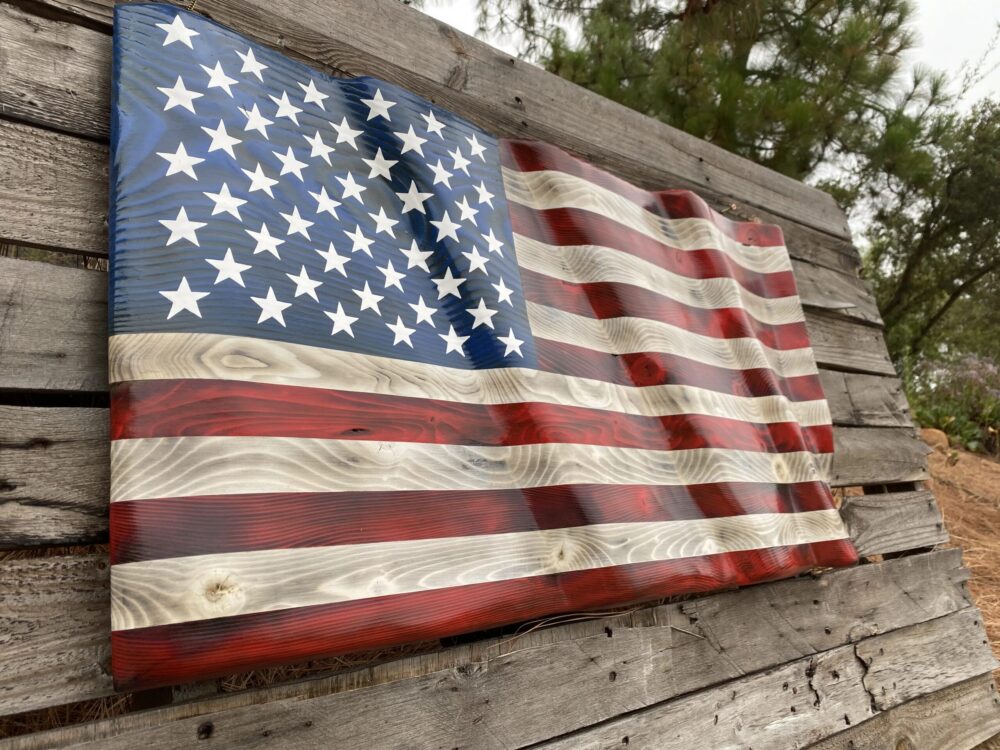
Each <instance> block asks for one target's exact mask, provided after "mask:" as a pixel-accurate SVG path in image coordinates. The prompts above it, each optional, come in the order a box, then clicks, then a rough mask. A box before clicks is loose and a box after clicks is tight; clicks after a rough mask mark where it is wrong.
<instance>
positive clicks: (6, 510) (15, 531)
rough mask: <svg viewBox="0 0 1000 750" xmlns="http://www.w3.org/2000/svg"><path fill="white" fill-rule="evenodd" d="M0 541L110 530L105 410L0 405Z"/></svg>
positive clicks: (42, 540) (28, 541)
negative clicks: (0, 438) (0, 435)
mask: <svg viewBox="0 0 1000 750" xmlns="http://www.w3.org/2000/svg"><path fill="white" fill-rule="evenodd" d="M0 434H2V435H3V436H4V437H3V442H2V443H0V549H3V548H15V547H28V546H32V545H38V544H53V545H67V544H90V543H94V542H105V541H107V537H108V518H107V516H108V484H109V474H108V467H109V465H110V457H109V455H108V453H109V450H108V448H109V443H108V410H107V409H87V408H32V407H17V406H0Z"/></svg>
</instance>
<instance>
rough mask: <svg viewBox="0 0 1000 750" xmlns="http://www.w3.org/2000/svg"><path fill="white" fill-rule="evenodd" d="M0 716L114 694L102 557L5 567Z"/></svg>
mask: <svg viewBox="0 0 1000 750" xmlns="http://www.w3.org/2000/svg"><path fill="white" fill-rule="evenodd" d="M0 602H3V606H0V644H2V648H0V715H3V714H13V713H18V712H21V711H30V710H32V709H35V708H43V707H45V706H55V705H59V704H62V703H70V702H72V701H79V700H85V699H87V698H96V697H98V696H102V695H108V694H110V693H111V692H112V686H111V674H110V671H109V669H110V658H111V644H110V642H109V635H108V634H109V632H110V629H111V608H110V606H109V603H108V564H107V560H106V558H105V557H104V556H101V555H85V556H79V557H70V556H60V557H36V558H29V559H23V560H2V561H0Z"/></svg>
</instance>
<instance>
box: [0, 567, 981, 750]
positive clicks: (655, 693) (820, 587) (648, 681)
mask: <svg viewBox="0 0 1000 750" xmlns="http://www.w3.org/2000/svg"><path fill="white" fill-rule="evenodd" d="M99 562H100V558H98V557H94V556H92V557H89V558H61V559H59V561H58V562H53V561H52V559H51V558H49V559H48V560H45V559H42V560H25V561H20V562H18V563H17V564H16V569H14V570H12V571H10V573H8V572H7V569H6V568H4V566H7V567H8V568H10V567H11V563H10V562H9V561H8V562H0V570H4V574H3V575H0V583H2V584H3V587H2V588H0V595H3V596H4V597H5V598H6V599H10V600H11V601H12V602H13V604H14V606H15V607H16V608H18V611H24V612H26V613H27V614H26V615H25V616H24V618H23V622H22V623H21V625H20V626H19V627H18V628H16V629H8V630H9V631H10V632H12V633H13V637H12V638H11V639H10V642H9V644H8V645H7V648H5V649H4V650H3V651H0V669H2V673H3V674H5V675H8V674H10V675H13V676H14V679H13V680H11V682H12V683H13V684H15V685H16V686H17V688H16V689H17V690H19V691H20V692H18V693H16V695H15V696H9V695H7V694H5V693H0V710H2V711H3V712H7V711H10V710H11V708H12V707H17V708H22V709H23V707H25V706H26V705H27V704H26V702H27V701H33V703H34V704H35V705H42V701H43V700H46V699H47V698H45V697H44V696H46V695H47V694H48V693H50V692H52V691H56V697H57V698H60V699H62V700H69V699H72V698H70V696H69V695H68V694H67V692H66V690H65V689H64V688H62V687H60V686H47V685H38V681H37V680H35V682H34V683H32V681H31V680H30V679H29V677H28V674H29V673H28V671H27V670H28V669H29V668H30V667H31V663H32V661H36V664H35V666H36V667H40V668H42V670H43V671H42V674H43V675H48V674H49V673H48V672H46V671H44V667H45V666H46V665H48V664H50V663H52V665H53V667H52V668H53V669H54V670H56V672H54V673H52V675H51V678H55V677H57V672H58V670H59V669H66V670H76V671H77V672H81V673H83V672H85V671H86V670H88V669H89V670H90V674H91V677H92V680H91V682H90V684H87V685H82V684H78V685H77V687H79V688H81V692H83V693H86V694H95V693H99V692H100V691H101V689H102V688H104V689H105V690H106V689H108V686H107V683H106V680H105V679H104V678H103V677H102V676H101V674H100V672H99V668H98V667H97V666H96V665H95V663H94V661H93V656H94V655H102V654H104V644H106V639H107V637H108V636H107V623H106V622H103V623H94V622H92V621H91V620H90V619H87V620H83V621H77V622H74V618H79V617H80V615H79V614H77V613H79V612H80V611H81V607H78V606H77V605H76V604H75V602H74V600H73V597H74V596H83V595H82V594H77V593H76V592H78V591H80V590H81V589H83V590H85V591H86V590H87V589H88V587H93V585H94V584H93V581H94V580H95V575H94V565H96V564H98V563H99ZM53 565H55V566H57V567H58V568H59V569H60V570H61V571H72V570H74V569H78V575H79V576H80V577H81V579H82V581H84V583H85V584H86V585H84V586H79V585H76V584H75V583H74V582H73V580H72V576H71V575H70V573H69V572H63V573H62V574H61V576H60V579H59V580H58V582H57V583H56V584H52V585H48V584H46V583H45V582H44V580H43V581H41V582H39V581H36V579H37V578H43V579H44V578H45V576H47V575H48V574H49V573H48V570H49V567H47V566H53ZM103 575H104V577H105V579H106V571H105V572H103ZM967 575H968V572H967V571H966V570H964V569H963V568H961V555H960V552H959V551H958V550H944V551H940V552H933V553H929V554H925V555H915V556H911V557H907V558H900V559H897V560H891V561H887V562H884V563H879V564H874V565H863V566H858V567H854V568H848V569H843V570H837V571H829V572H826V573H823V574H821V575H818V576H815V577H813V576H806V577H801V578H797V579H791V580H787V581H781V582H777V583H774V584H769V585H763V586H754V587H750V588H746V589H741V590H737V591H731V592H725V593H722V594H716V595H712V596H707V597H703V598H700V599H694V600H690V601H687V602H680V603H675V604H667V605H662V606H659V607H654V608H644V609H639V610H636V611H634V612H631V613H627V614H625V615H623V616H619V617H614V618H605V619H600V620H594V621H588V622H579V623H572V624H569V625H562V626H559V627H555V628H550V629H545V630H536V631H533V632H529V633H527V634H525V635H522V636H519V637H514V638H507V639H500V640H488V641H481V642H477V643H473V644H468V645H463V646H458V647H454V648H450V649H447V650H445V651H443V652H440V653H435V654H428V655H422V656H416V657H410V658H408V659H404V660H400V661H398V662H392V663H388V664H383V665H380V666H377V667H375V668H373V669H368V670H360V671H356V672H351V673H347V674H343V675H336V676H332V677H328V678H323V679H317V680H310V681H306V682H299V683H293V684H286V685H279V686H276V687H272V688H268V689H265V690H256V691H248V692H244V693H238V694H233V695H228V696H224V697H219V698H214V699H209V700H205V701H199V702H195V703H190V704H184V705H179V706H172V707H168V708H164V709H158V710H156V711H151V712H143V713H139V714H131V715H127V716H123V717H119V718H116V719H112V720H108V721H104V722H97V723H94V724H88V725H86V726H84V727H80V728H71V729H67V730H56V731H55V732H51V733H46V734H39V735H34V736H30V737H26V738H19V739H15V740H13V741H8V742H7V743H6V744H5V743H3V742H0V748H28V747H61V746H67V745H71V744H73V743H75V742H79V741H83V740H90V741H92V742H93V743H94V744H95V746H98V747H106V748H116V747H123V748H124V747H128V748H131V747H134V746H135V744H136V743H137V742H138V743H140V744H143V745H147V746H148V747H150V748H156V747H174V746H177V747H180V746H183V745H185V744H186V743H187V742H189V741H190V740H192V739H194V737H195V736H196V734H197V728H198V726H200V725H201V724H203V723H204V722H205V721H211V722H212V724H213V728H214V729H213V735H212V740H213V742H214V743H216V744H217V745H219V746H223V747H240V748H243V747H256V746H257V743H260V742H264V741H265V739H266V738H265V737H262V734H261V732H262V731H263V730H265V729H269V730H270V732H271V734H270V735H268V736H270V737H271V738H272V741H274V740H275V739H277V738H280V739H281V740H282V742H283V743H287V744H286V745H283V746H288V747H297V746H300V744H301V746H315V745H316V744H321V745H325V746H339V744H341V742H339V741H342V743H343V744H344V746H381V745H380V744H379V738H385V737H390V736H398V737H401V738H407V739H408V740H410V744H409V746H412V747H427V746H442V747H455V746H459V745H461V746H463V747H493V746H501V745H502V746H504V747H514V746H521V745H524V744H529V743H532V742H538V741H543V740H546V739H548V738H551V737H554V736H558V735H560V734H562V733H565V732H569V731H572V730H574V729H577V728H579V727H582V726H586V725H589V724H592V723H594V722H597V721H602V720H605V719H610V718H612V717H614V716H617V715H619V714H621V713H623V712H625V711H633V710H638V709H641V708H644V707H646V706H650V705H655V704H657V703H660V702H662V701H665V700H668V699H671V698H674V697H676V696H680V695H683V694H686V693H691V692H692V691H696V690H701V689H703V688H705V687H707V686H710V685H713V684H718V683H720V682H725V681H727V680H731V679H734V678H740V677H743V676H744V675H748V674H751V673H756V672H759V671H760V670H764V669H770V668H773V667H775V666H777V665H779V664H783V663H785V662H788V661H790V660H797V659H802V658H803V657H810V656H815V655H817V654H820V653H821V652H823V651H828V650H830V649H836V648H838V647H842V646H844V645H845V644H849V643H853V642H855V641H859V640H861V639H863V638H866V637H868V636H872V635H876V634H881V633H887V632H891V631H894V630H896V629H898V628H903V627H907V626H910V625H913V624H914V623H921V622H925V621H927V620H931V619H934V618H940V617H942V616H945V615H948V614H949V613H952V612H956V611H961V610H965V609H966V608H968V607H969V605H970V599H969V594H968V592H967V591H966V588H965V579H966V577H967ZM101 580H102V581H103V580H104V579H101ZM99 583H100V581H99ZM102 585H105V584H103V583H102ZM45 590H54V591H53V593H52V594H51V595H46V594H45V593H39V592H40V591H42V592H44V591H45ZM106 595H107V594H106V591H104V592H103V594H102V597H106ZM92 598H93V597H92V595H91V596H86V597H84V602H85V603H86V602H89V601H91V599H92ZM102 604H105V605H106V602H102ZM105 610H106V606H105V608H104V609H102V612H103V611H105ZM748 622H752V623H753V624H754V626H753V628H749V629H748V628H747V623H748ZM977 638H978V636H977ZM69 639H72V640H73V642H76V643H88V644H89V645H90V648H91V653H85V652H84V651H82V650H80V649H71V648H65V647H62V646H61V645H60V644H61V642H62V641H64V640H69ZM976 642H978V640H977V641H976ZM42 646H44V648H42ZM852 662H853V663H854V664H855V665H856V666H857V668H859V669H860V666H861V662H859V661H858V660H857V659H856V658H854V657H853V656H852ZM12 665H13V666H12ZM882 669H883V671H885V670H887V669H888V668H887V667H884V668H882ZM886 673H887V672H886ZM779 684H780V683H779ZM33 696H36V697H34V698H33ZM15 698H16V699H15ZM553 701H555V703H557V704H558V705H559V707H560V708H559V712H558V713H556V714H553V712H552V710H551V707H552V705H553ZM866 701H867V699H866ZM375 715H377V716H378V717H379V720H378V721H374V722H373V721H372V716H375ZM858 720H860V718H859V719H858Z"/></svg>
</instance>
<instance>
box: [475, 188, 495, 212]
mask: <svg viewBox="0 0 1000 750" xmlns="http://www.w3.org/2000/svg"><path fill="white" fill-rule="evenodd" d="M475 191H476V192H477V193H479V202H480V203H481V204H482V203H486V204H487V205H489V207H490V208H493V198H494V197H495V196H494V195H493V193H491V192H490V191H489V190H487V189H486V183H485V182H480V183H479V187H477V188H475Z"/></svg>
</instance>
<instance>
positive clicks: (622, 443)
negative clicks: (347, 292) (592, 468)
mask: <svg viewBox="0 0 1000 750" xmlns="http://www.w3.org/2000/svg"><path fill="white" fill-rule="evenodd" d="M187 435H225V436H236V435H259V436H269V437H303V438H324V439H341V440H343V439H350V440H377V441H389V442H412V443H437V444H453V445H526V444H530V443H585V444H589V445H607V446H618V447H624V448H654V447H655V448H657V449H662V450H682V449H687V448H728V449H733V450H745V451H762V452H771V453H783V452H794V451H801V450H809V451H812V452H813V453H831V452H833V432H832V430H831V429H830V428H829V427H828V426H826V425H819V426H815V427H801V426H800V425H799V424H798V423H796V422H775V423H771V424H756V423H752V422H743V421H740V420H734V419H728V418H725V417H714V416H707V415H701V414H680V415H674V416H664V417H644V416H639V415H635V414H622V413H618V412H607V411H603V410H600V409H585V408H581V407H575V406H562V405H558V404H543V403H517V404H495V405H482V404H470V403H459V402H453V401H434V400H431V399H419V398H407V397H403V396H387V395H380V394H374V393H361V392H352V391H328V390H325V389H321V388H302V387H298V386H279V385H268V384H261V383H248V382H238V381H225V380H144V381H134V382H126V383H117V384H115V385H113V386H112V388H111V438H112V439H113V440H122V439H128V438H153V437H178V436H187Z"/></svg>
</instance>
